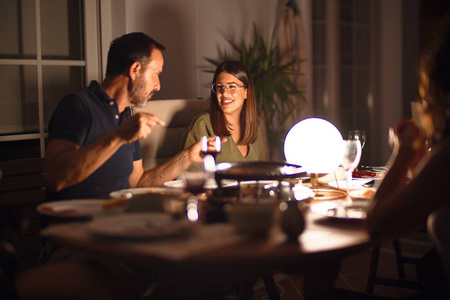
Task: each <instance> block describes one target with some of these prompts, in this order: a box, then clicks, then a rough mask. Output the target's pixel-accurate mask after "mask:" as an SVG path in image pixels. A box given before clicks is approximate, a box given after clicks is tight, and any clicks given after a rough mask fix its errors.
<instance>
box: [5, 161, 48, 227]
mask: <svg viewBox="0 0 450 300" xmlns="http://www.w3.org/2000/svg"><path fill="white" fill-rule="evenodd" d="M0 169H1V171H2V175H3V178H2V179H1V180H0V206H1V207H8V208H9V209H11V210H12V211H14V213H15V214H17V215H16V216H15V218H16V221H17V222H18V227H19V228H18V229H19V233H20V234H25V235H26V234H35V233H37V231H38V230H39V222H38V215H37V212H36V206H37V205H38V204H40V203H42V202H43V201H44V200H45V187H44V186H45V185H44V159H43V158H30V159H20V160H13V161H5V162H0Z"/></svg>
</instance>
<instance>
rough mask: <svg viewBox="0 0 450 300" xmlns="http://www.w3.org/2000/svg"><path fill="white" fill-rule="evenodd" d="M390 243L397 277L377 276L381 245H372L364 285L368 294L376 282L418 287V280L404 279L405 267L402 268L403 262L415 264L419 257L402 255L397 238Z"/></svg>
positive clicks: (394, 285)
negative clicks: (395, 263)
mask: <svg viewBox="0 0 450 300" xmlns="http://www.w3.org/2000/svg"><path fill="white" fill-rule="evenodd" d="M392 243H393V246H394V252H395V259H396V262H397V272H398V279H391V278H384V277H378V276H377V270H378V259H379V255H380V248H381V245H376V246H374V247H373V249H372V257H371V259H370V269H369V277H368V280H367V285H366V292H367V293H369V294H372V293H373V290H374V287H375V285H376V284H379V285H387V286H391V287H398V288H407V289H413V290H418V289H419V283H418V282H416V281H411V280H406V279H405V269H404V264H405V263H409V264H416V263H417V262H418V260H419V259H418V258H416V257H410V256H406V255H403V254H402V250H401V244H400V240H399V239H397V238H396V239H393V240H392Z"/></svg>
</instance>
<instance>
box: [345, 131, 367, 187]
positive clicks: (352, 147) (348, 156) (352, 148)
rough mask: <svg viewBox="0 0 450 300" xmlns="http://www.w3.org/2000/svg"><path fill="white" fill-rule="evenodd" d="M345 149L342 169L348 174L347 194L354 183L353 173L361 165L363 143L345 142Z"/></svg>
mask: <svg viewBox="0 0 450 300" xmlns="http://www.w3.org/2000/svg"><path fill="white" fill-rule="evenodd" d="M343 145H344V149H343V157H342V163H341V165H342V167H343V168H344V170H345V171H346V172H347V192H348V191H349V190H350V184H351V182H352V173H353V171H354V170H355V169H356V167H357V166H358V164H359V160H360V159H361V149H362V147H361V141H360V140H344V144H343Z"/></svg>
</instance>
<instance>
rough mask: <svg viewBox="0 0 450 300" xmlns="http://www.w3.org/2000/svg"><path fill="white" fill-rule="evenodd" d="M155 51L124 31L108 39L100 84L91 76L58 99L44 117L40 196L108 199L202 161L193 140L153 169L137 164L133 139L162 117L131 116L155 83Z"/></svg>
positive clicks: (159, 63)
mask: <svg viewBox="0 0 450 300" xmlns="http://www.w3.org/2000/svg"><path fill="white" fill-rule="evenodd" d="M163 50H164V46H163V45H162V44H160V43H158V42H156V41H155V40H153V39H152V38H150V37H149V36H147V35H146V34H144V33H140V32H134V33H129V34H125V35H123V36H121V37H119V38H117V39H115V40H114V41H113V42H112V43H111V46H110V49H109V52H108V63H107V67H106V77H105V79H104V80H103V81H102V83H101V84H100V83H98V82H97V81H92V82H91V84H90V85H89V87H87V88H85V89H82V90H79V91H77V92H75V93H72V94H70V95H68V96H66V97H65V98H63V99H62V100H61V102H60V103H59V104H58V106H57V107H56V109H55V111H54V113H53V115H52V118H51V120H50V123H49V133H48V145H47V148H46V156H45V162H46V172H45V175H46V185H47V190H48V197H47V198H48V200H60V199H74V198H109V193H110V192H112V191H116V190H120V189H126V188H129V187H141V186H158V185H162V184H163V183H164V182H165V181H168V180H172V179H174V178H176V177H177V176H178V175H179V174H180V173H181V172H183V171H184V170H186V169H187V168H188V167H189V166H190V165H191V164H192V163H200V162H202V156H201V151H200V150H201V143H200V142H198V143H195V144H193V145H192V146H191V147H189V148H187V149H185V150H183V151H181V152H180V153H178V154H177V155H176V156H174V157H173V158H172V159H170V160H169V161H167V162H166V163H164V164H162V165H160V166H158V167H155V168H154V169H151V170H147V171H144V169H143V164H142V151H141V148H140V144H139V139H143V138H146V137H147V136H148V135H149V134H151V132H152V129H153V128H154V127H155V126H164V125H165V124H164V121H163V120H161V119H160V118H159V117H158V116H156V115H154V114H149V113H143V112H139V113H136V114H134V115H132V114H131V107H144V106H145V105H146V104H147V101H148V100H149V99H150V98H151V97H152V96H153V94H154V93H155V92H157V91H159V90H160V88H161V84H160V80H159V76H160V74H161V72H162V69H163V65H164V59H163V55H162V51H163ZM212 140H213V138H211V141H212Z"/></svg>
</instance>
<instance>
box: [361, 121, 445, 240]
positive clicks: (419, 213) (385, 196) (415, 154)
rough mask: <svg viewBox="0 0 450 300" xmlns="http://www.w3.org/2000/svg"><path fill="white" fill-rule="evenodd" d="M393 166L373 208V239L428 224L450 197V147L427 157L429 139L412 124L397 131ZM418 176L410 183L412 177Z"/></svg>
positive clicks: (370, 214)
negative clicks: (427, 221) (434, 211)
mask: <svg viewBox="0 0 450 300" xmlns="http://www.w3.org/2000/svg"><path fill="white" fill-rule="evenodd" d="M394 134H395V136H394V141H393V144H394V149H393V154H392V165H391V167H390V170H389V172H388V173H387V174H386V176H385V178H384V179H383V182H382V183H381V185H380V187H379V188H378V190H377V192H376V194H375V196H374V199H373V200H372V203H371V205H370V208H369V211H368V216H367V220H366V225H367V228H368V230H369V232H370V233H371V235H372V236H386V235H387V236H396V235H399V234H402V233H404V232H406V231H409V230H411V229H413V228H414V227H415V226H416V225H421V224H425V222H426V219H427V217H428V215H429V214H430V213H431V212H432V211H433V210H435V209H437V208H438V207H439V206H440V205H441V204H442V203H443V202H444V201H445V196H444V195H448V194H449V193H450V186H449V184H448V182H449V179H450V176H449V173H448V170H450V155H449V153H450V152H449V150H450V143H449V142H448V141H447V142H443V143H441V145H439V146H438V147H437V149H434V150H433V151H432V152H431V153H428V154H427V155H425V153H426V147H425V139H424V136H423V134H422V132H420V130H419V129H418V128H417V127H416V126H415V125H414V124H413V123H412V122H410V121H402V122H400V123H398V124H397V126H396V127H395V128H394ZM412 169H414V174H415V176H414V177H413V178H412V179H411V180H409V178H408V173H409V172H410V170H412Z"/></svg>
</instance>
